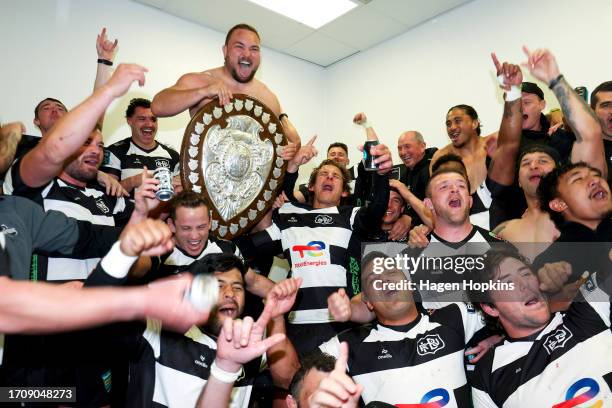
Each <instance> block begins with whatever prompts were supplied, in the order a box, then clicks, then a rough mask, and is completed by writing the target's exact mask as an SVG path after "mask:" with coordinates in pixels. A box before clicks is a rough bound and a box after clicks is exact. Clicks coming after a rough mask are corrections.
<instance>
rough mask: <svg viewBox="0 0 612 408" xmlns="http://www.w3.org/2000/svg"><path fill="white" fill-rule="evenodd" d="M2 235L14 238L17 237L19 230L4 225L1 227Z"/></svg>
mask: <svg viewBox="0 0 612 408" xmlns="http://www.w3.org/2000/svg"><path fill="white" fill-rule="evenodd" d="M0 233H2V234H4V235H11V236H13V237H15V236H17V230H16V229H15V228H13V227H8V226H6V225H4V224H2V225H0Z"/></svg>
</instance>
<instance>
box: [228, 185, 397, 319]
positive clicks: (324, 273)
mask: <svg viewBox="0 0 612 408" xmlns="http://www.w3.org/2000/svg"><path fill="white" fill-rule="evenodd" d="M375 178H376V180H377V181H376V187H377V188H376V189H375V191H376V193H375V196H374V199H373V200H372V202H371V203H369V204H368V205H367V206H364V207H352V206H340V207H328V208H319V209H315V208H312V207H311V206H309V205H305V204H294V203H286V204H285V205H283V206H282V207H280V208H279V209H278V210H276V211H274V213H273V216H272V225H271V226H270V227H268V228H267V229H266V230H265V231H261V232H258V233H256V234H254V235H252V236H250V237H248V240H244V239H243V240H241V244H239V245H240V247H241V249H242V251H243V253H245V255H246V256H247V257H248V258H250V257H256V256H264V255H269V256H272V255H278V254H280V253H283V254H284V255H285V259H287V260H288V261H289V263H290V265H291V271H290V277H294V278H297V277H301V278H302V279H303V283H302V285H301V287H300V289H299V291H298V295H297V298H296V301H295V304H294V305H293V308H292V311H291V312H290V313H289V317H288V320H289V323H292V324H308V323H328V322H331V321H333V318H332V317H331V316H330V314H329V311H328V310H327V298H328V297H329V295H331V294H332V293H334V292H336V291H337V290H338V289H339V288H345V289H347V291H348V293H349V295H350V296H353V295H354V294H355V293H358V292H359V281H360V276H359V275H358V271H357V273H355V274H353V273H352V272H351V271H353V272H354V271H355V268H350V267H349V263H350V258H349V255H350V254H349V249H348V248H349V244H350V242H351V238H352V237H353V235H354V233H356V234H357V236H365V234H366V233H367V231H372V230H376V229H378V227H379V226H380V222H381V220H382V217H383V214H384V212H385V211H386V209H387V202H388V201H389V181H388V177H387V176H379V175H376V176H375Z"/></svg>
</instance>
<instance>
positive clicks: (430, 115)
mask: <svg viewBox="0 0 612 408" xmlns="http://www.w3.org/2000/svg"><path fill="white" fill-rule="evenodd" d="M0 4H1V12H0V38H2V42H1V43H0V44H2V45H1V48H0V55H1V56H2V63H1V64H0V84H1V87H0V90H1V92H2V95H3V97H2V102H1V104H0V115H1V118H2V120H5V121H7V120H10V121H12V120H21V121H23V122H24V123H26V125H27V127H28V132H30V133H33V134H37V130H36V129H35V128H34V126H33V125H32V119H33V112H32V109H33V107H34V105H35V104H36V103H37V102H38V101H39V100H41V99H42V98H43V97H46V96H55V97H58V98H59V99H61V100H62V101H64V102H65V103H66V104H67V105H68V106H69V107H70V106H74V105H75V104H76V103H78V102H79V101H81V100H82V99H84V98H85V97H86V96H87V95H88V94H89V93H90V90H91V86H92V83H93V78H94V75H95V68H96V64H95V59H96V53H95V38H96V35H97V34H98V32H99V31H100V29H101V27H103V26H106V27H108V30H109V35H110V36H111V38H119V41H120V42H119V47H120V49H119V52H118V55H117V58H116V60H117V61H119V62H121V61H126V62H138V63H140V64H142V65H145V66H147V67H148V68H149V70H150V72H149V74H148V77H147V84H146V85H145V87H143V88H137V87H133V88H132V90H131V91H130V92H129V93H128V94H127V95H126V96H124V97H123V98H121V99H120V100H119V101H117V102H115V103H114V104H113V105H111V107H110V109H109V115H108V116H107V122H106V125H105V138H106V142H107V143H110V142H113V141H115V140H117V139H119V138H123V137H127V136H128V135H129V128H128V127H127V126H126V125H125V120H124V118H123V113H124V111H125V107H126V105H127V102H128V101H129V99H130V98H133V97H135V96H143V97H148V98H151V97H152V96H153V95H154V94H155V93H157V92H158V91H159V90H161V89H162V88H165V87H167V86H169V85H171V84H173V83H174V82H175V81H176V79H177V78H178V77H179V76H180V75H181V74H183V73H185V72H190V71H199V70H203V69H206V68H210V67H214V66H218V65H221V64H222V54H221V50H220V47H221V45H222V43H223V40H224V34H222V33H218V32H215V31H212V30H209V29H206V28H203V27H200V26H198V25H195V24H192V23H190V22H187V21H185V20H182V19H179V18H175V17H172V16H169V15H167V14H165V13H162V12H160V11H158V10H156V9H153V8H149V7H146V6H143V5H140V4H138V3H134V2H131V1H127V0H105V1H93V0H20V1H17V0H0ZM610 16H612V2H611V1H609V0H590V1H588V2H576V1H572V0H557V1H555V0H539V1H527V0H514V1H511V2H505V1H498V0H495V1H493V0H477V1H474V2H471V3H468V4H467V5H465V6H462V7H459V8H457V9H455V10H452V11H450V12H448V13H446V14H444V15H442V16H440V17H438V18H436V19H434V20H430V21H428V22H426V23H425V24H423V25H421V26H419V27H417V28H415V29H413V30H411V31H409V32H407V33H405V34H404V35H402V36H399V37H397V38H395V39H392V40H390V41H387V42H385V43H383V44H381V45H379V46H377V47H374V48H372V49H370V50H368V51H366V52H364V53H361V54H358V55H355V56H353V57H351V58H349V59H347V60H345V61H342V62H340V63H338V64H335V65H333V66H332V67H330V68H328V69H325V70H324V69H322V68H319V67H317V66H315V65H313V64H309V63H306V62H304V61H301V60H298V59H295V58H292V57H288V56H286V55H282V54H280V53H277V52H274V51H272V50H268V49H264V55H263V59H262V66H261V69H260V71H259V73H258V78H260V79H261V80H262V81H264V82H265V83H266V84H268V86H269V87H270V88H271V89H272V90H273V91H275V92H276V94H277V95H278V97H279V99H280V101H281V103H282V104H283V107H284V110H285V111H286V112H287V113H289V115H290V117H291V120H292V121H293V122H294V123H295V125H296V127H297V128H298V130H299V132H300V134H301V135H302V139H303V140H307V138H309V137H310V136H311V135H312V134H315V133H317V134H319V139H318V142H317V146H318V147H319V150H321V151H322V154H321V155H324V150H325V147H326V146H327V145H328V144H329V143H331V142H333V141H336V140H343V141H346V142H347V144H349V145H357V144H359V143H361V142H362V140H363V139H364V137H363V136H364V135H363V133H362V131H361V130H360V129H358V128H357V127H356V126H355V125H353V124H352V122H351V120H352V117H353V114H354V113H356V112H358V111H362V110H363V111H365V112H366V113H367V114H368V116H369V117H370V120H371V122H373V123H374V125H375V126H376V128H377V130H378V132H379V134H380V136H381V137H382V139H383V140H384V141H385V142H386V143H388V144H389V145H390V146H392V147H393V149H392V150H393V151H395V144H396V140H397V136H398V135H399V134H400V133H401V132H402V131H404V130H408V129H417V130H420V131H421V132H422V133H423V134H424V135H425V137H426V139H427V140H428V142H429V144H430V145H435V146H442V145H445V144H446V143H447V137H446V132H445V128H444V118H445V114H446V112H447V110H448V108H449V107H450V106H452V105H455V104H458V103H467V104H471V105H473V106H474V107H475V108H476V110H477V111H478V112H479V114H480V116H481V119H482V123H483V132H484V133H485V134H486V133H489V132H492V131H494V130H496V129H497V127H498V125H499V121H500V117H501V110H502V104H501V95H500V92H499V91H498V90H497V86H496V84H495V82H494V79H493V67H492V64H491V61H490V57H489V52H490V51H496V52H497V53H498V56H499V57H500V59H502V60H503V59H508V60H510V61H514V62H521V61H523V60H524V59H523V54H522V52H521V46H522V45H523V44H527V45H529V46H531V47H540V46H546V47H548V48H550V49H551V50H553V51H554V52H555V54H556V55H557V59H558V61H559V65H560V67H561V70H562V72H564V73H565V75H566V77H567V78H568V80H569V81H570V83H571V84H572V85H573V86H578V85H586V86H587V87H588V88H589V90H592V89H593V88H594V87H595V86H596V85H597V84H599V83H600V82H602V81H604V80H609V79H611V74H610V67H611V66H612V54H611V53H610V38H612V24H611V23H610ZM238 18H240V17H239V16H238ZM237 22H238V20H237ZM364 29H367V27H364ZM543 88H545V87H543ZM545 91H546V94H547V99H549V102H550V103H551V105H556V101H555V99H554V97H553V96H552V95H551V94H550V92H549V91H548V89H545ZM187 122H188V116H187V114H186V113H185V114H182V115H179V116H177V117H175V118H171V119H161V120H160V139H161V140H162V141H165V142H168V143H171V144H172V145H174V146H176V147H178V146H179V144H180V138H181V136H182V130H183V128H184V126H185V125H186V123H187ZM358 157H359V156H358V154H357V153H356V152H353V153H352V154H351V158H352V160H353V162H355V161H356V160H358ZM396 159H397V157H396ZM306 173H307V171H304V172H303V173H302V175H303V176H302V178H304V177H305V176H306Z"/></svg>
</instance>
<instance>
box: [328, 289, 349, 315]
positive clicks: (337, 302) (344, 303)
mask: <svg viewBox="0 0 612 408" xmlns="http://www.w3.org/2000/svg"><path fill="white" fill-rule="evenodd" d="M327 308H328V309H329V314H331V315H332V317H333V318H334V320H335V321H337V322H348V321H349V320H351V316H352V309H351V299H349V297H348V295H347V294H346V291H345V290H344V289H342V288H340V289H338V291H337V292H334V293H332V294H331V295H329V297H328V298H327Z"/></svg>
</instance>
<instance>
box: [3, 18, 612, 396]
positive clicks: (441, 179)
mask: <svg viewBox="0 0 612 408" xmlns="http://www.w3.org/2000/svg"><path fill="white" fill-rule="evenodd" d="M116 47H117V40H115V41H114V42H113V41H109V40H108V39H107V37H106V30H105V29H104V30H102V32H101V33H100V35H99V36H98V39H97V41H96V49H97V53H98V69H97V73H96V79H95V83H94V91H93V93H92V94H91V96H89V97H88V98H87V99H86V100H84V101H83V102H82V103H80V104H79V105H78V106H76V107H74V108H72V109H70V110H69V109H67V108H66V106H65V105H64V104H63V103H62V102H61V101H60V100H58V99H55V98H45V99H43V100H42V101H41V102H40V103H39V104H38V105H37V106H36V107H35V110H34V124H35V125H36V126H37V127H38V128H39V130H40V132H41V134H42V137H41V138H36V137H32V136H28V135H25V134H24V132H25V129H24V126H23V125H22V124H21V123H8V124H5V125H4V126H2V127H1V128H0V171H1V172H2V174H3V179H4V183H3V186H2V188H3V195H1V196H0V224H1V230H0V248H1V249H2V250H1V251H0V386H8V387H66V386H70V387H75V389H76V398H75V400H74V401H72V402H65V403H61V406H88V407H89V406H95V407H104V406H129V407H135V406H142V407H149V406H156V407H161V406H167V407H171V406H176V407H186V406H200V407H227V406H232V407H247V406H279V407H280V406H289V407H356V406H364V405H366V406H372V407H374V406H379V407H384V406H410V407H417V406H422V407H429V406H438V407H470V406H475V407H495V406H503V407H531V406H533V407H535V406H537V407H570V406H576V405H578V404H582V403H587V402H589V403H591V404H592V405H593V404H594V405H593V406H605V405H606V402H607V403H612V357H610V356H609V350H611V349H612V331H611V330H610V326H611V323H610V319H611V310H612V309H611V304H610V295H609V293H611V292H610V291H611V290H612V278H611V277H610V276H611V274H612V250H611V246H610V241H611V238H612V222H611V218H610V217H611V214H612V196H611V192H610V185H609V180H610V175H609V173H608V168H609V166H610V164H611V163H612V81H609V82H605V83H603V84H601V85H600V86H598V87H597V88H596V89H595V90H594V91H593V92H592V94H591V100H590V102H591V103H590V106H589V105H587V103H586V102H585V100H584V99H583V98H581V96H579V95H578V94H577V93H576V92H575V91H574V89H573V88H572V87H571V86H570V85H569V83H568V80H567V79H566V78H565V77H564V76H563V75H562V74H561V71H560V70H559V67H558V65H557V62H556V60H555V57H554V55H553V54H552V53H551V52H550V51H548V50H544V49H539V50H535V51H530V50H528V49H527V48H525V49H524V51H525V54H526V57H527V62H525V63H524V64H523V66H524V68H526V69H527V70H528V71H529V73H530V74H531V75H532V76H533V77H534V78H536V79H537V80H538V81H540V82H541V83H543V84H544V85H545V86H548V87H549V88H550V89H551V90H552V92H553V93H554V94H555V96H556V98H557V100H558V102H559V105H560V106H561V112H562V115H563V120H562V121H558V119H556V120H557V123H552V119H553V118H554V117H553V116H552V115H551V117H550V118H549V117H548V116H547V115H545V114H544V109H545V106H546V102H545V101H544V93H543V92H542V90H541V88H540V86H539V85H538V84H536V83H531V82H524V81H523V74H522V68H521V67H519V66H518V65H515V64H512V63H507V62H504V63H500V62H499V61H498V59H497V57H496V55H495V54H492V59H493V66H494V67H495V69H496V74H497V76H498V80H499V84H500V87H501V89H502V90H503V92H504V100H505V101H504V108H503V116H502V118H501V121H500V122H501V123H500V127H499V131H498V132H495V133H494V134H491V135H487V136H483V135H481V129H480V122H479V119H478V114H477V112H476V110H475V109H474V108H473V107H471V106H468V105H464V104H460V105H456V106H453V107H451V108H450V109H448V111H447V113H446V128H447V133H448V136H449V138H450V144H448V145H447V146H445V147H443V148H441V149H436V148H432V147H429V148H427V145H426V140H425V137H424V136H423V135H422V134H421V133H420V132H418V131H415V130H411V131H406V132H403V133H402V134H401V135H400V136H399V138H398V141H397V148H398V154H399V157H400V159H401V161H402V163H401V164H399V165H395V166H393V164H392V160H391V153H390V151H389V148H388V147H387V146H386V145H385V144H383V143H382V142H381V141H380V140H379V137H378V135H377V134H376V132H375V130H374V128H373V127H372V125H371V124H370V122H368V118H367V117H366V115H365V114H364V113H358V114H356V115H355V118H354V123H356V124H358V125H360V126H361V127H362V128H363V129H364V133H365V135H366V138H367V140H368V141H371V142H375V145H374V146H373V147H371V148H370V150H369V152H366V153H369V154H370V155H371V156H372V157H373V160H374V163H375V164H376V167H377V169H376V170H375V171H367V170H366V169H365V167H364V165H363V163H359V164H356V165H354V166H353V167H349V147H347V144H346V143H345V142H347V141H346V140H342V141H338V142H336V143H333V144H331V145H330V146H329V148H328V149H327V157H326V159H325V160H323V161H322V162H320V163H319V164H318V165H317V166H316V167H315V169H314V170H313V171H312V173H311V174H310V177H309V180H308V182H307V183H306V184H304V185H301V186H296V182H297V179H298V171H299V167H300V166H301V165H303V164H305V163H307V162H309V161H310V160H313V158H315V157H316V156H317V154H318V152H317V149H316V147H315V140H316V138H312V139H311V140H310V141H308V142H307V143H304V144H302V143H301V141H300V137H299V135H298V133H297V131H296V129H295V128H294V126H293V125H292V123H291V121H290V120H289V117H288V115H287V114H286V113H283V110H282V108H281V105H280V103H279V101H278V99H277V97H276V96H275V95H274V93H272V92H271V91H270V90H269V89H268V88H267V87H266V85H265V84H263V83H262V82H260V81H258V80H257V79H255V77H254V76H255V73H256V71H257V68H258V67H259V63H260V38H259V34H258V33H257V31H256V30H255V29H254V28H253V27H250V26H248V25H246V24H240V25H237V26H235V27H233V28H232V29H231V30H230V31H229V32H228V34H227V37H226V41H225V45H224V46H223V55H224V65H223V66H221V67H218V68H214V69H210V70H207V71H204V72H199V73H189V74H185V75H183V76H182V77H181V78H179V79H178V81H177V82H176V84H175V85H173V86H170V87H168V88H167V89H164V90H162V91H161V92H159V93H158V94H157V95H155V97H154V98H153V100H152V101H149V100H146V99H141V98H137V99H133V100H132V101H131V102H130V104H129V106H128V107H127V110H126V120H127V123H128V124H129V126H130V129H131V136H130V137H128V138H126V139H123V140H121V141H119V142H117V143H115V144H113V145H111V146H109V147H105V146H104V142H103V136H102V131H103V119H104V114H105V111H106V108H107V107H108V106H109V104H110V103H111V102H112V101H113V100H115V99H116V98H118V97H120V96H122V95H124V94H125V93H126V92H127V91H128V90H129V88H130V87H131V85H132V84H133V83H134V82H138V83H139V84H140V85H143V84H144V81H145V76H146V72H147V70H146V69H145V68H144V67H141V66H139V65H135V64H119V65H118V66H117V67H116V68H115V69H114V70H113V65H114V57H115V52H116ZM238 93H240V94H247V95H250V96H253V97H255V98H257V99H259V100H261V101H262V102H263V103H265V104H266V105H267V106H268V107H269V108H270V109H271V110H272V112H273V113H274V114H275V115H276V116H277V117H278V118H279V121H280V122H281V124H282V125H283V129H284V132H285V134H286V136H287V139H288V142H289V143H288V144H287V145H286V146H284V147H283V151H282V158H283V159H284V160H286V161H287V162H288V163H287V172H286V175H285V179H284V183H283V186H282V188H281V189H280V190H279V193H280V194H279V197H278V198H277V200H276V202H275V205H274V209H273V210H271V212H270V214H268V215H267V216H266V217H264V218H263V219H262V221H261V222H260V223H259V224H258V225H256V226H255V227H254V228H253V230H252V231H250V232H249V233H248V234H245V235H242V236H241V237H239V238H237V239H235V240H234V241H233V242H230V241H225V240H222V239H218V238H216V237H214V236H213V235H211V233H210V230H211V218H210V211H209V210H210V207H209V203H208V202H207V200H206V198H205V197H204V196H203V195H202V194H197V193H195V192H192V191H182V187H181V185H180V180H179V177H178V171H179V161H180V157H179V154H178V153H177V152H176V151H175V150H173V149H172V148H171V147H169V146H166V145H164V144H162V143H159V142H158V141H156V140H155V136H156V132H157V129H158V125H157V119H158V117H164V116H173V115H176V114H178V113H180V112H183V111H185V110H189V112H190V113H191V115H193V114H195V112H197V111H198V110H199V108H201V107H202V106H204V105H205V104H206V103H208V102H211V101H213V102H214V103H219V104H220V105H224V104H226V103H228V102H229V101H230V100H231V99H232V97H233V94H238ZM376 143H377V144H376ZM366 155H367V154H366ZM159 167H166V168H168V170H169V171H170V173H171V174H172V175H173V185H174V187H175V192H176V194H175V196H174V197H173V198H172V200H171V201H170V202H169V203H168V204H167V205H161V204H160V202H159V201H158V200H157V199H156V196H155V192H156V190H157V189H158V188H159V186H158V184H159V182H158V181H157V180H156V179H155V178H154V177H153V176H152V172H151V171H150V170H152V169H155V168H159ZM366 243H369V244H373V245H374V246H373V247H375V248H377V249H376V250H369V251H368V247H370V245H366V246H363V244H366ZM384 244H392V245H393V246H394V247H399V248H400V251H401V252H402V253H404V254H410V255H411V256H415V257H428V258H436V257H451V258H452V257H456V256H464V255H466V254H467V255H469V256H482V257H483V258H482V259H484V268H481V269H474V270H473V271H471V272H473V273H471V274H469V278H470V279H472V280H476V281H479V282H480V281H482V282H489V281H498V282H502V283H505V284H512V285H510V286H507V287H511V288H512V289H506V290H497V289H495V288H494V287H493V289H486V290H484V291H482V290H481V291H479V292H478V291H475V290H465V291H459V292H461V293H458V292H453V293H450V296H448V297H446V298H436V297H435V296H434V297H430V296H429V294H428V293H427V292H426V291H424V290H423V291H419V290H415V289H413V288H412V287H411V288H407V287H406V286H405V285H404V286H401V283H402V282H406V281H411V282H413V283H418V282H424V281H427V282H429V281H436V282H438V283H439V282H442V281H444V280H445V278H446V275H443V274H439V273H438V274H437V273H431V271H424V270H419V271H416V273H407V272H406V271H405V270H402V268H399V267H389V268H386V269H385V270H384V271H382V273H381V272H380V271H376V270H375V268H374V266H375V265H380V263H381V261H382V262H383V263H384V261H385V260H388V259H389V258H391V255H390V254H389V253H388V252H386V251H384V250H381V249H380V248H385V246H384ZM557 245H559V246H557ZM364 248H365V250H364ZM274 256H280V257H284V258H285V259H286V260H287V261H288V263H289V266H290V271H289V276H288V278H287V279H283V280H280V281H278V282H275V281H273V280H271V279H269V278H268V277H267V276H268V272H269V265H270V263H271V259H272V257H274ZM386 264H388V263H386ZM451 272H452V271H451ZM201 274H206V275H213V276H214V277H216V279H217V282H218V286H219V292H218V299H217V301H216V305H215V306H214V307H212V308H211V309H207V310H200V309H198V308H197V307H196V305H195V304H193V303H191V302H190V300H189V296H186V294H188V293H189V288H190V285H191V283H192V281H193V277H194V276H198V275H201ZM376 281H378V283H376ZM380 282H384V283H385V285H387V286H386V287H387V288H391V289H385V290H380V289H379V286H380ZM394 285H395V286H394ZM398 288H400V289H398ZM453 296H454V297H453ZM262 300H263V302H262ZM469 300H471V301H472V302H469ZM16 404H17V403H16ZM25 404H26V405H27V403H25ZM56 405H57V404H56Z"/></svg>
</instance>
